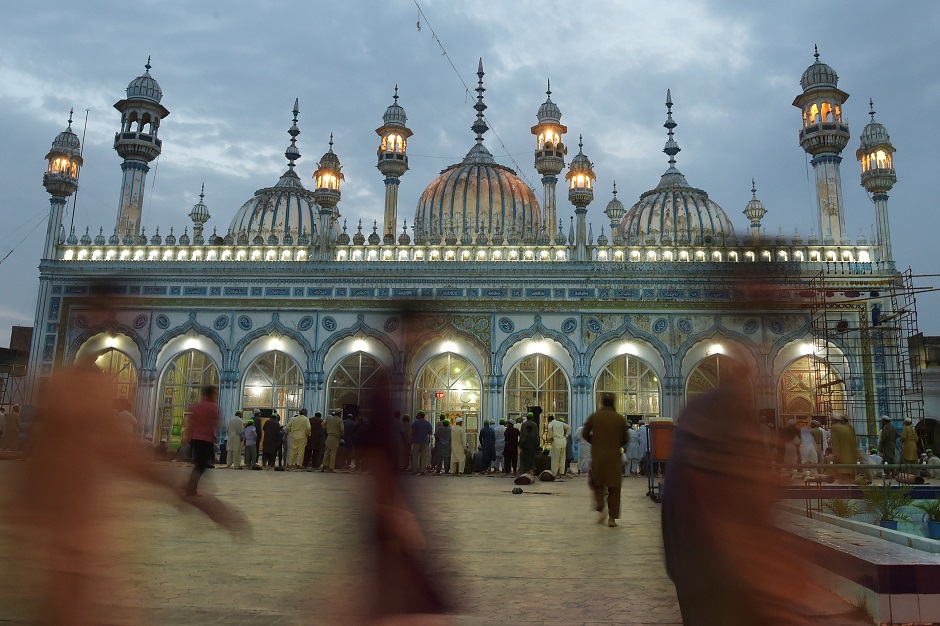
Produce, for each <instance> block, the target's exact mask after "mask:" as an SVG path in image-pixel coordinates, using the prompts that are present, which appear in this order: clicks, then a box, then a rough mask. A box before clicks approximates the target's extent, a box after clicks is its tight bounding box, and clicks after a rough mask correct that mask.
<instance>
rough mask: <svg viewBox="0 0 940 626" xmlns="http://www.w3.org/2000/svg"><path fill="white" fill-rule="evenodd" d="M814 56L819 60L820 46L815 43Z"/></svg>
mask: <svg viewBox="0 0 940 626" xmlns="http://www.w3.org/2000/svg"><path fill="white" fill-rule="evenodd" d="M813 57H814V58H815V59H816V62H817V63H818V62H819V46H817V45H816V44H813Z"/></svg>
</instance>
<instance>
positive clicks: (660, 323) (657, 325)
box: [653, 317, 669, 334]
mask: <svg viewBox="0 0 940 626" xmlns="http://www.w3.org/2000/svg"><path fill="white" fill-rule="evenodd" d="M667 328H669V322H667V321H666V318H664V317H661V318H659V319H658V320H656V321H655V322H653V332H654V333H656V334H660V333H664V332H666V329H667Z"/></svg>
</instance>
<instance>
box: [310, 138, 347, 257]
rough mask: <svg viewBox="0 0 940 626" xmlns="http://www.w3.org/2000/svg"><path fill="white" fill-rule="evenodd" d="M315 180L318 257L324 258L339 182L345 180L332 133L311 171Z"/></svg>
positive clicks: (335, 212) (330, 233) (337, 214)
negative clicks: (317, 211) (335, 151)
mask: <svg viewBox="0 0 940 626" xmlns="http://www.w3.org/2000/svg"><path fill="white" fill-rule="evenodd" d="M313 178H314V179H315V181H316V188H315V189H314V191H313V197H314V199H315V200H316V202H317V206H319V207H320V242H319V243H320V245H319V249H320V257H321V259H323V260H326V259H327V258H328V257H329V247H330V243H331V242H330V237H331V235H332V233H333V230H334V228H333V227H334V224H336V220H337V218H339V211H338V210H337V208H336V205H337V204H339V199H340V184H341V182H342V181H344V180H346V177H345V176H343V167H342V165H340V162H339V157H338V156H336V154H335V153H334V152H333V133H330V148H329V150H327V151H326V154H324V155H323V156H322V157H320V162H319V163H317V171H315V172H314V173H313Z"/></svg>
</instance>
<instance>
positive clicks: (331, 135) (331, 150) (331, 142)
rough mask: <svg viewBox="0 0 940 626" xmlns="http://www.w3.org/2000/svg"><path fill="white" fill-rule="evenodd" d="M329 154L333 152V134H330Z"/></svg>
mask: <svg viewBox="0 0 940 626" xmlns="http://www.w3.org/2000/svg"><path fill="white" fill-rule="evenodd" d="M330 152H333V133H330Z"/></svg>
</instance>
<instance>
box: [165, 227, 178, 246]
mask: <svg viewBox="0 0 940 626" xmlns="http://www.w3.org/2000/svg"><path fill="white" fill-rule="evenodd" d="M164 243H166V245H168V246H175V245H176V235H174V234H173V227H172V226H170V234H169V235H167V236H166V240H165V241H164Z"/></svg>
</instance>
